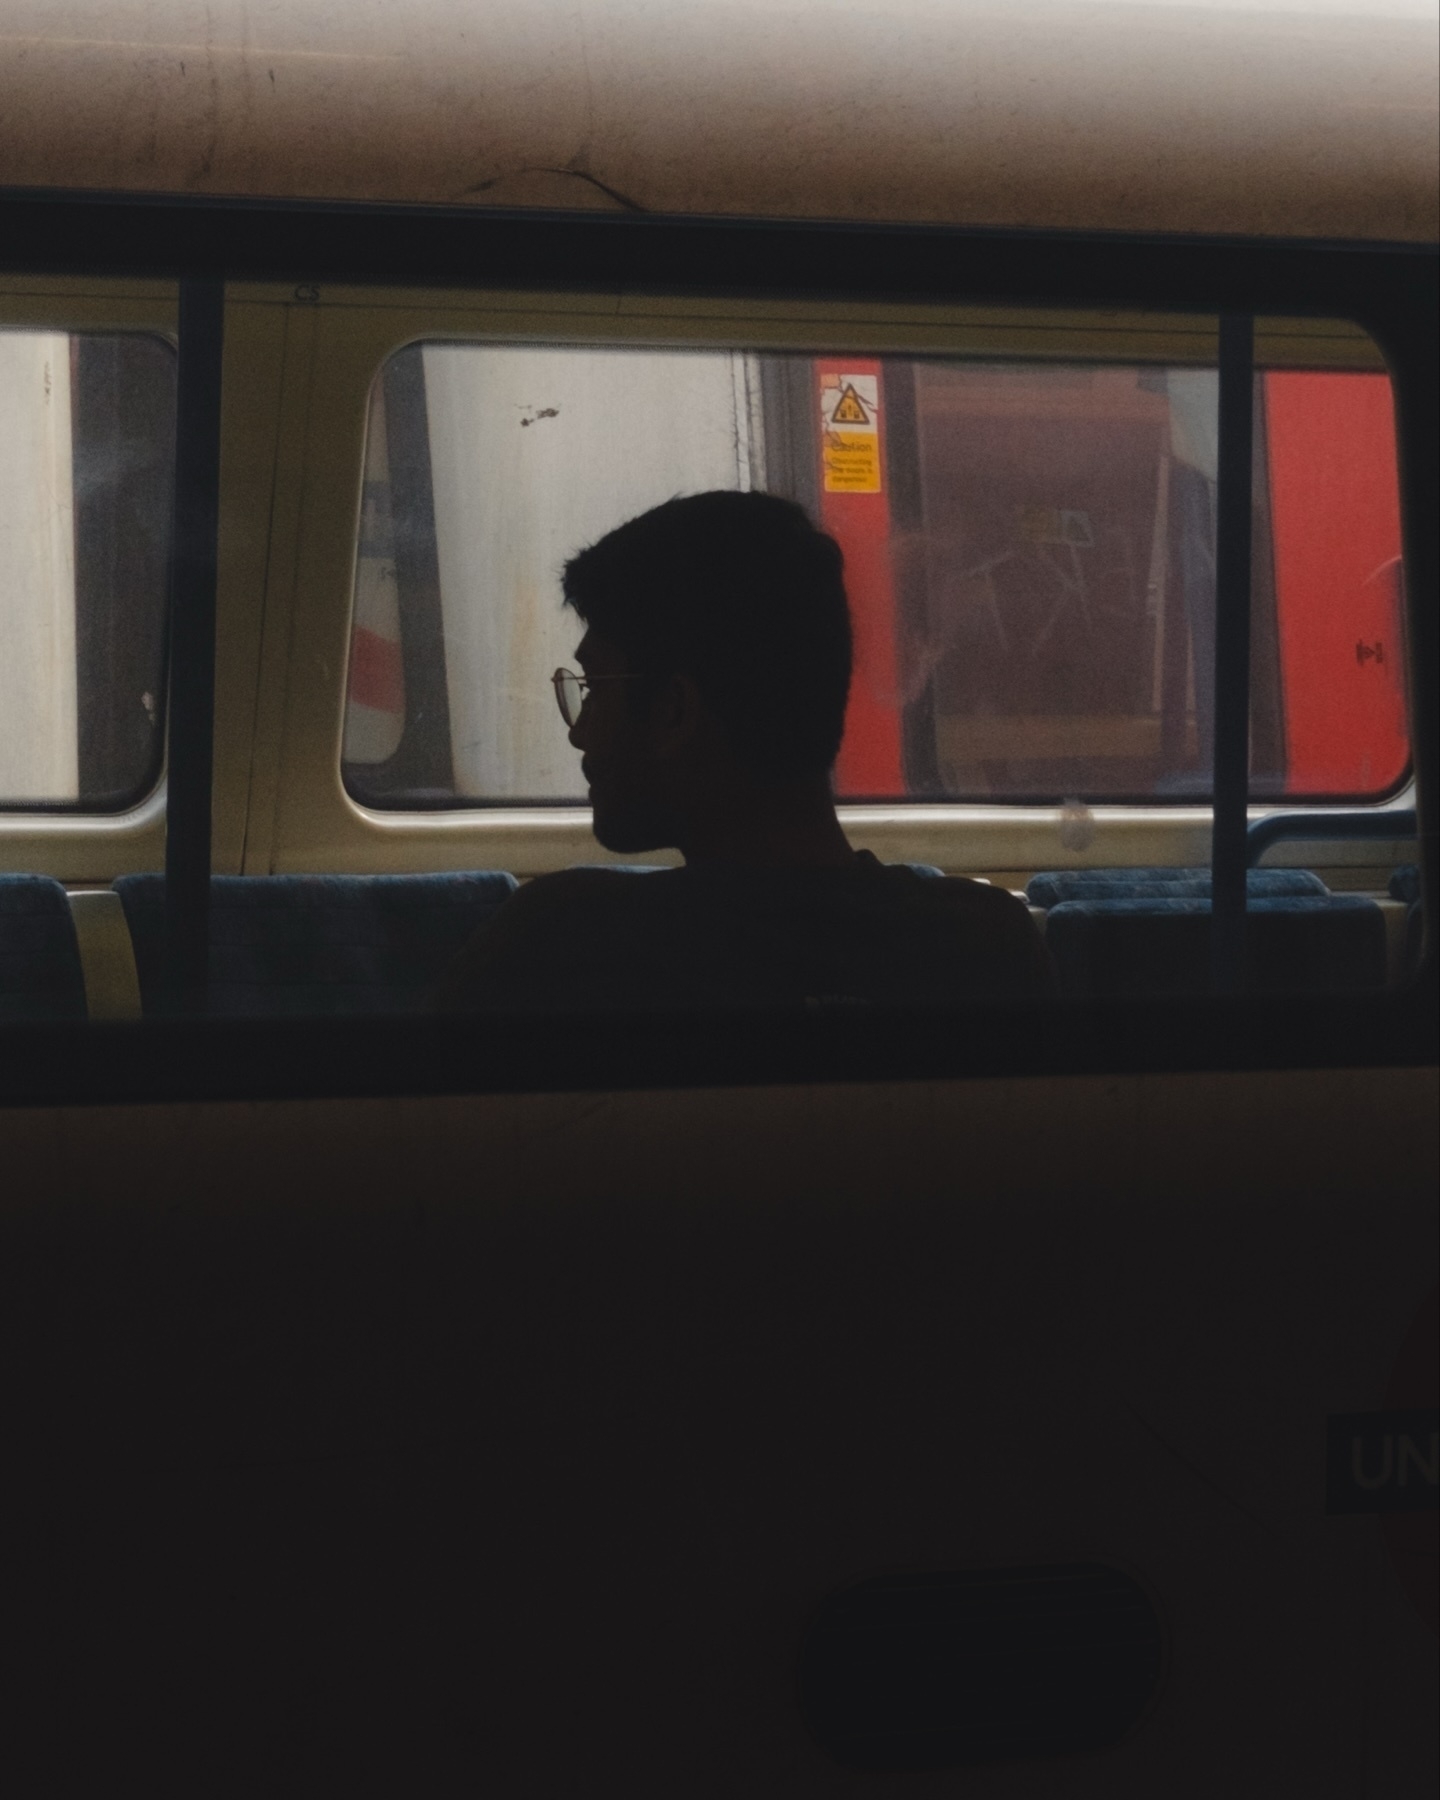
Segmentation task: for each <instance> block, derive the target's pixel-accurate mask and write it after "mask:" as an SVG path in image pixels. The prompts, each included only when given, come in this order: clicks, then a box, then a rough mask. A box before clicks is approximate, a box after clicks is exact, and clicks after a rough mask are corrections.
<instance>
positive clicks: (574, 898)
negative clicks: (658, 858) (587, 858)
mask: <svg viewBox="0 0 1440 1800" xmlns="http://www.w3.org/2000/svg"><path fill="white" fill-rule="evenodd" d="M667 873H670V871H667V870H664V869H639V868H634V867H625V866H624V865H621V866H619V867H616V868H606V867H605V866H604V865H603V864H600V863H596V864H593V865H591V864H582V865H580V866H578V867H576V868H572V869H557V870H555V872H554V873H553V874H550V875H536V876H534V877H532V879H531V880H529V881H527V882H525V883H524V884H523V885H522V886H521V887H520V888H519V889H518V891H517V892H516V893H514V894H512V895H511V896H510V898H509V900H507V901H506V903H505V905H506V910H507V911H513V912H516V913H519V912H526V913H532V912H533V913H536V914H538V913H542V912H548V911H551V910H559V909H566V910H568V909H569V908H570V907H573V906H579V905H589V904H591V903H594V902H597V901H600V902H603V901H605V900H607V899H611V898H620V899H624V898H626V897H628V896H630V895H634V894H638V893H640V892H641V891H642V890H645V889H647V887H648V884H649V883H650V882H652V881H654V880H655V879H656V878H657V877H663V876H664V875H665V874H667Z"/></svg>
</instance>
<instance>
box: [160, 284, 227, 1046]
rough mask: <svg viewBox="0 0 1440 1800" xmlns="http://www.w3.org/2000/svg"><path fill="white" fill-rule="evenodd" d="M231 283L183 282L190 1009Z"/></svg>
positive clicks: (205, 902)
mask: <svg viewBox="0 0 1440 1800" xmlns="http://www.w3.org/2000/svg"><path fill="white" fill-rule="evenodd" d="M224 326H225V284H224V282H223V281H221V280H219V279H216V278H211V277H206V278H204V279H200V280H187V281H182V282H181V283H180V356H179V369H178V377H177V383H176V397H175V518H174V550H173V554H172V557H171V566H170V567H171V573H170V696H169V760H168V769H167V775H166V802H165V960H166V975H167V978H168V985H169V987H170V990H171V993H172V994H173V996H174V998H175V1001H176V1003H177V1005H178V1006H179V1007H180V1009H181V1010H183V1011H185V1012H192V1011H200V1010H203V1007H204V1001H205V988H206V979H207V974H208V968H209V948H210V791H211V775H212V766H213V762H214V740H215V576H216V563H217V547H216V538H217V530H218V524H219V516H220V362H221V353H222V349H223V343H224Z"/></svg>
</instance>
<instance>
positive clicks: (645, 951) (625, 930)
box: [437, 851, 1053, 1013]
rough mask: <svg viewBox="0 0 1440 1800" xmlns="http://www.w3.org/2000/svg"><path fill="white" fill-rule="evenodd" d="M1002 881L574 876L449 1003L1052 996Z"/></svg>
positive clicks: (495, 930)
mask: <svg viewBox="0 0 1440 1800" xmlns="http://www.w3.org/2000/svg"><path fill="white" fill-rule="evenodd" d="M1052 987H1053V977H1052V974H1051V970H1050V963H1049V958H1048V957H1047V955H1046V953H1045V948H1044V945H1043V944H1042V943H1041V941H1040V937H1039V934H1038V933H1037V931H1036V930H1035V926H1034V923H1033V922H1032V920H1031V918H1030V915H1029V913H1028V911H1027V910H1026V908H1025V906H1024V905H1023V904H1022V903H1021V902H1020V901H1018V900H1016V899H1015V898H1014V896H1013V895H1011V894H1009V893H1007V892H1006V891H1005V890H1004V889H1002V888H994V887H988V886H986V885H985V884H984V883H983V882H977V881H966V880H963V879H961V878H959V877H945V878H936V877H934V876H927V875H921V874H919V873H918V872H917V871H916V870H914V869H912V868H909V867H907V866H906V865H905V864H903V863H899V864H885V863H881V862H878V861H877V860H876V859H875V857H874V856H872V855H871V854H870V853H869V852H868V851H861V852H860V853H859V854H858V855H857V856H856V859H855V862H854V864H853V865H852V866H851V867H850V868H843V869H785V870H774V869H765V870H758V869H735V868H699V869H690V868H684V869H660V870H656V871H654V872H653V873H651V874H639V873H635V872H633V871H626V870H624V869H567V870H565V871H564V872H563V873H561V874H558V875H542V876H540V877H538V878H537V879H536V880H534V881H532V882H530V883H528V884H527V885H526V886H525V887H523V888H522V889H521V890H520V892H519V893H518V894H516V895H514V897H513V898H512V899H510V900H507V901H506V903H505V905H504V906H503V907H501V909H500V911H499V912H498V913H497V914H496V915H495V917H494V918H493V919H492V920H491V921H490V923H489V924H488V925H486V926H485V927H484V928H483V929H482V930H481V931H479V932H478V933H477V934H476V935H475V937H474V938H473V939H472V940H471V941H470V943H469V944H468V945H467V946H466V947H465V949H464V950H462V951H461V953H460V955H459V956H458V957H457V958H456V959H455V961H454V962H453V963H452V964H451V966H450V970H449V973H448V975H447V977H446V979H445V981H444V983H443V984H442V986H441V989H440V991H439V993H438V994H437V1003H438V1005H439V1006H440V1007H441V1008H442V1009H443V1010H446V1011H478V1010H485V1011H490V1010H492V1009H495V1010H502V1011H507V1012H508V1011H525V1012H535V1011H539V1012H549V1013H553V1012H569V1011H592V1010H610V1009H614V1008H617V1007H624V1008H627V1009H628V1008H643V1009H652V1008H656V1007H686V1008H709V1007H736V1006H739V1007H749V1006H775V1005H782V1006H791V1007H796V1006H799V1007H811V1008H813V1007H824V1006H830V1005H836V1006H843V1005H850V1004H861V1005H864V1004H876V1003H879V1004H896V1005H917V1004H918V1005H927V1006H928V1005H952V1004H956V1003H962V1002H964V1001H967V1000H980V999H998V998H1011V997H1014V996H1019V995H1034V994H1045V993H1049V992H1050V991H1051V989H1052Z"/></svg>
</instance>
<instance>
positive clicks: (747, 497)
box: [564, 492, 851, 852]
mask: <svg viewBox="0 0 1440 1800" xmlns="http://www.w3.org/2000/svg"><path fill="white" fill-rule="evenodd" d="M564 592H565V599H566V602H567V604H568V605H570V606H572V607H573V608H574V610H575V612H576V613H577V614H578V615H579V617H580V618H581V619H582V620H583V621H584V624H585V626H586V633H585V637H584V639H583V641H582V643H581V646H580V652H579V659H580V662H581V665H582V668H583V670H584V672H585V674H586V675H587V676H589V677H592V678H594V680H595V685H594V687H593V688H592V689H591V690H590V693H589V696H588V698H587V701H586V705H585V708H584V711H583V712H582V714H581V716H580V718H579V720H578V721H577V722H576V724H575V726H574V728H573V729H572V731H571V734H570V738H571V742H572V743H573V744H574V745H575V746H576V748H577V749H579V750H580V751H581V752H582V753H583V758H584V761H583V765H582V766H583V768H584V772H585V776H586V780H587V781H588V782H589V784H590V788H591V799H592V802H593V804H594V808H595V835H596V836H597V837H598V838H599V840H600V842H601V843H602V844H604V845H605V846H606V847H607V848H609V849H612V850H620V851H627V852H628V851H637V850H650V849H656V848H659V847H661V846H665V845H670V844H674V843H677V842H681V841H682V840H683V835H684V832H685V830H686V827H687V823H688V821H689V817H690V815H691V814H692V813H693V811H694V809H695V808H696V807H697V806H700V805H704V804H706V802H707V798H708V797H709V796H712V795H713V794H715V793H716V791H717V790H723V789H724V787H725V785H726V784H727V782H728V784H729V786H730V787H731V788H732V789H733V788H734V787H735V786H737V785H743V786H745V787H746V788H747V789H750V790H754V789H763V788H766V787H782V786H787V785H794V784H796V783H804V782H807V781H810V782H820V783H823V781H824V779H825V777H826V776H827V775H828V772H829V770H830V767H831V765H832V764H833V763H834V761H835V755H836V752H837V751H838V749H839V747H840V738H841V734H842V732H843V730H844V725H845V702H846V697H847V694H848V692H849V686H850V661H851V644H850V615H849V609H848V607H847V605H846V600H845V586H844V581H843V558H842V557H841V554H840V549H839V546H838V545H837V544H836V543H835V542H834V540H833V539H832V538H829V537H826V536H825V534H824V533H823V532H820V531H817V530H816V529H815V527H814V526H813V525H812V524H811V523H810V521H809V519H808V518H807V517H806V515H805V513H804V512H803V511H802V510H801V508H800V507H798V506H796V505H794V504H793V503H792V502H790V501H788V500H780V499H777V498H775V497H774V496H773V495H771V494H757V493H749V494H741V493H732V492H716V493H709V494H694V495H690V496H688V497H686V498H683V499H678V500H669V501H666V503H665V504H664V505H663V506H657V507H655V508H654V509H653V510H652V511H650V512H647V513H642V514H641V515H640V517H639V518H636V519H631V520H630V521H629V522H628V523H626V524H624V525H621V526H619V527H618V528H617V529H616V530H614V531H612V532H610V533H608V534H607V535H606V536H605V537H603V538H601V539H600V540H599V542H598V543H595V544H592V545H591V546H590V547H589V549H587V550H582V551H581V552H580V553H579V554H578V555H577V556H575V557H572V559H571V560H570V561H569V562H568V563H567V564H566V565H565V573H564ZM616 676H623V677H625V679H623V680H615V679H613V678H614V677H616Z"/></svg>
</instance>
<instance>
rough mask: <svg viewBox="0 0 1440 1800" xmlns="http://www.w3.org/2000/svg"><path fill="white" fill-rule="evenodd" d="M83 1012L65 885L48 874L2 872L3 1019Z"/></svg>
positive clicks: (82, 987)
mask: <svg viewBox="0 0 1440 1800" xmlns="http://www.w3.org/2000/svg"><path fill="white" fill-rule="evenodd" d="M85 1016H86V1009H85V977H84V975H83V973H82V972H81V967H80V948H79V945H78V943H77V942H76V938H75V924H74V921H73V920H72V919H71V917H70V904H69V902H68V900H67V899H66V898H65V890H64V888H63V887H62V886H61V885H60V883H59V882H58V881H53V880H51V878H50V877H49V876H48V875H0V1023H4V1024H14V1023H19V1022H24V1023H31V1024H33V1023H38V1022H42V1021H49V1020H61V1019H83V1018H85Z"/></svg>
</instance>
